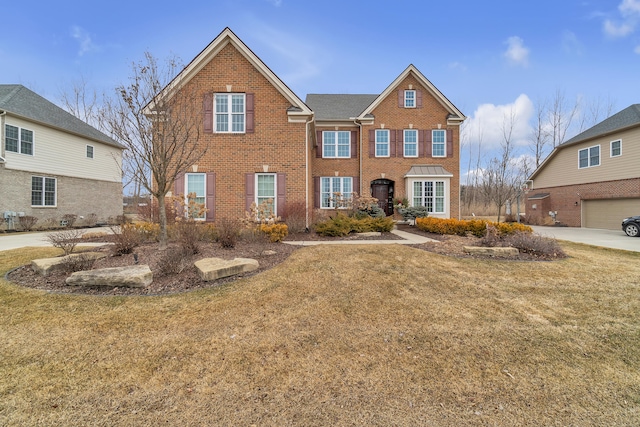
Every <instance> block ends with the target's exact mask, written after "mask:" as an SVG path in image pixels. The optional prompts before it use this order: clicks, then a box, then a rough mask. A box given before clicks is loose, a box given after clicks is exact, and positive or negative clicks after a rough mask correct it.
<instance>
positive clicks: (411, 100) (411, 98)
mask: <svg viewBox="0 0 640 427" xmlns="http://www.w3.org/2000/svg"><path fill="white" fill-rule="evenodd" d="M415 98H416V92H415V91H414V90H405V91H404V106H405V107H415V105H416V104H415Z"/></svg>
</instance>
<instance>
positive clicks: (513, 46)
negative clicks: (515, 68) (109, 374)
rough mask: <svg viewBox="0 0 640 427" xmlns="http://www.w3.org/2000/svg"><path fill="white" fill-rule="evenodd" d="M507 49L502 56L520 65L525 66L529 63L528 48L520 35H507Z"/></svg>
mask: <svg viewBox="0 0 640 427" xmlns="http://www.w3.org/2000/svg"><path fill="white" fill-rule="evenodd" d="M505 43H506V44H507V46H508V47H507V50H506V52H505V53H504V56H505V57H506V58H507V60H509V62H510V63H511V64H513V65H521V66H523V67H526V66H528V65H529V48H527V47H525V46H524V40H522V39H521V38H520V37H517V36H513V37H509V38H508V39H507V41H506V42H505Z"/></svg>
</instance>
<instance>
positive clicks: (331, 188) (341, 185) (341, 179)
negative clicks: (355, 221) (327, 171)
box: [320, 176, 353, 209]
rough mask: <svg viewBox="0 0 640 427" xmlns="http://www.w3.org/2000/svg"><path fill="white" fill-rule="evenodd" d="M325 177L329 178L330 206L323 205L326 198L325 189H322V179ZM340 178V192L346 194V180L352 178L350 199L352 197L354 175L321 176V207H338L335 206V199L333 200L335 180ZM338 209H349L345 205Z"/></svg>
mask: <svg viewBox="0 0 640 427" xmlns="http://www.w3.org/2000/svg"><path fill="white" fill-rule="evenodd" d="M323 179H329V188H330V192H329V206H322V202H323V200H324V198H323V197H322V195H323V193H324V192H323V191H322V180H323ZM336 179H338V180H340V190H341V191H340V193H341V194H343V195H344V182H345V180H347V179H349V180H351V193H349V199H351V198H352V197H353V177H351V176H321V177H320V209H336V207H335V200H333V180H336ZM338 209H347V207H346V206H343V207H339V208H338Z"/></svg>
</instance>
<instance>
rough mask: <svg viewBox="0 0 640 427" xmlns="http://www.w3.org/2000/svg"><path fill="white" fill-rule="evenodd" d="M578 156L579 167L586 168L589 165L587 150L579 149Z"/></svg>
mask: <svg viewBox="0 0 640 427" xmlns="http://www.w3.org/2000/svg"><path fill="white" fill-rule="evenodd" d="M578 157H579V167H581V168H586V167H587V166H589V151H588V150H586V149H585V150H580V151H579V152H578Z"/></svg>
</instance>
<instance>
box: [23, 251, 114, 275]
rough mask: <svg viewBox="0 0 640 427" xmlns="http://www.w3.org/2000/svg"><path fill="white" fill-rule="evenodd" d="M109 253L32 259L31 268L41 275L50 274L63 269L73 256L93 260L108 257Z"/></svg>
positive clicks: (83, 253) (84, 253) (88, 253)
mask: <svg viewBox="0 0 640 427" xmlns="http://www.w3.org/2000/svg"><path fill="white" fill-rule="evenodd" d="M106 256H107V254H105V253H102V252H82V253H79V254H70V255H65V256H63V257H55V258H40V259H34V260H33V261H31V269H32V270H33V271H35V272H36V273H38V274H40V275H41V276H48V275H49V274H51V273H52V272H53V271H55V270H63V269H64V268H65V264H66V263H67V262H68V261H69V260H70V259H73V258H79V257H87V258H90V259H93V260H96V259H100V258H104V257H106Z"/></svg>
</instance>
